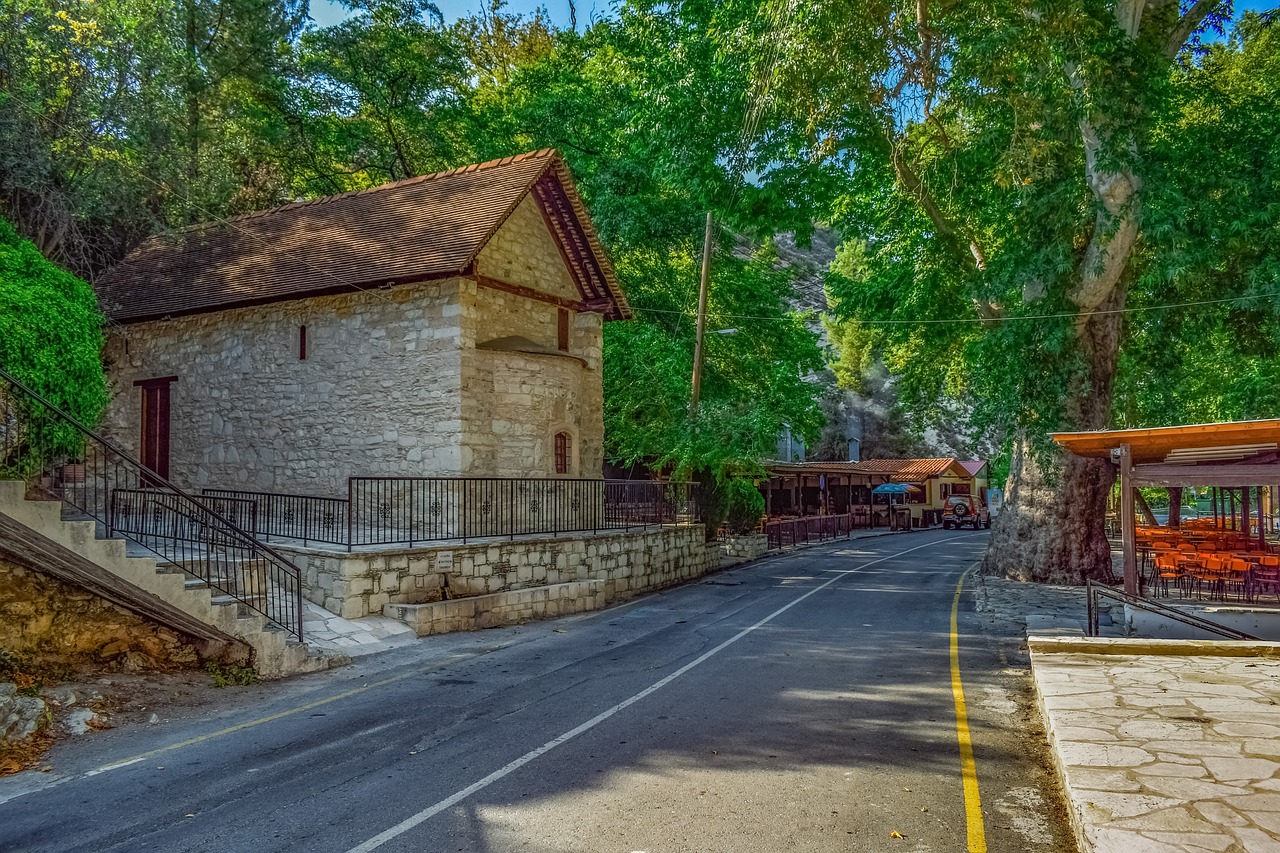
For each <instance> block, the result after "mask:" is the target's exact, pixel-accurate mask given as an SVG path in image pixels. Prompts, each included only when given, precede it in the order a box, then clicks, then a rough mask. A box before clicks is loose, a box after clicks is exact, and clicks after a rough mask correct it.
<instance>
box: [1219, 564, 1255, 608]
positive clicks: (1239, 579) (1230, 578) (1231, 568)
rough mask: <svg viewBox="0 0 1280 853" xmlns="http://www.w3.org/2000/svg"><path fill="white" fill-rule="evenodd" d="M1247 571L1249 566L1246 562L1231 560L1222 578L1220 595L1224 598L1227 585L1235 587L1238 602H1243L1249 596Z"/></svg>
mask: <svg viewBox="0 0 1280 853" xmlns="http://www.w3.org/2000/svg"><path fill="white" fill-rule="evenodd" d="M1249 571H1250V564H1249V561H1248V560H1241V559H1238V558H1237V559H1233V560H1232V561H1231V563H1230V564H1229V565H1228V566H1227V573H1226V576H1225V577H1223V579H1222V580H1223V584H1222V595H1223V597H1224V598H1225V597H1226V594H1227V591H1226V588H1227V585H1228V584H1229V585H1231V586H1233V587H1235V589H1236V592H1237V594H1238V596H1239V600H1240V601H1244V600H1245V599H1246V598H1247V597H1248V595H1249Z"/></svg>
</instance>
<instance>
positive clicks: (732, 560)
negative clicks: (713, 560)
mask: <svg viewBox="0 0 1280 853" xmlns="http://www.w3.org/2000/svg"><path fill="white" fill-rule="evenodd" d="M720 550H721V551H722V552H723V553H724V555H725V557H726V560H725V562H726V563H727V564H728V565H737V564H738V563H745V562H748V561H750V560H756V559H759V558H760V557H763V556H764V555H765V554H767V553H768V552H769V537H768V536H765V535H764V534H763V533H747V534H742V535H730V536H726V537H725V539H724V541H723V542H721V543H720Z"/></svg>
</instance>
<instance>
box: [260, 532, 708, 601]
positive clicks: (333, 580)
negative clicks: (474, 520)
mask: <svg viewBox="0 0 1280 853" xmlns="http://www.w3.org/2000/svg"><path fill="white" fill-rule="evenodd" d="M279 550H280V551H282V552H283V553H284V554H285V556H287V557H289V558H290V559H291V560H293V561H294V562H295V563H296V564H297V565H298V566H299V567H301V568H302V572H303V590H304V595H306V597H307V598H308V599H309V600H311V601H313V602H315V603H316V604H320V605H322V606H324V607H325V609H327V610H329V611H331V612H334V613H338V614H341V615H342V616H344V617H346V618H348V619H356V618H359V617H361V616H368V615H370V614H378V613H382V612H383V608H385V607H386V606H387V605H389V604H403V605H417V604H426V603H429V602H434V601H441V600H442V599H444V598H446V596H449V597H454V598H461V597H471V596H481V595H488V594H493V593H506V592H512V591H516V590H525V589H533V588H537V587H543V586H552V585H557V584H568V583H585V582H596V583H598V584H599V586H598V587H594V586H593V587H592V592H591V595H592V596H593V597H594V596H595V595H596V594H597V593H599V596H600V597H599V599H598V600H596V601H594V602H593V606H604V605H605V604H609V603H612V602H615V601H621V600H623V599H626V598H629V597H631V596H633V595H635V594H637V593H640V592H647V591H650V590H654V589H661V588H662V587H665V586H670V585H672V584H675V583H680V582H682V581H687V580H691V579H693V578H697V577H701V576H702V575H704V574H706V573H707V572H708V571H712V570H713V569H715V568H717V567H718V565H719V554H720V552H719V547H718V545H716V544H715V543H711V544H710V545H708V544H707V543H706V542H705V541H704V534H703V527H702V525H700V524H699V525H682V526H678V527H661V528H649V529H647V530H632V531H625V532H610V533H601V534H596V535H590V536H589V535H574V536H563V537H546V538H541V537H539V538H525V539H516V540H513V541H509V540H499V541H488V542H479V543H468V544H466V545H459V544H451V545H437V546H433V547H424V548H412V549H399V550H382V551H378V552H375V553H342V552H332V551H320V550H315V549H302V548H287V547H280V548H279ZM446 586H447V587H448V590H449V591H448V593H447V594H446V593H445V592H444V591H443V588H444V587H446ZM566 612H568V611H566Z"/></svg>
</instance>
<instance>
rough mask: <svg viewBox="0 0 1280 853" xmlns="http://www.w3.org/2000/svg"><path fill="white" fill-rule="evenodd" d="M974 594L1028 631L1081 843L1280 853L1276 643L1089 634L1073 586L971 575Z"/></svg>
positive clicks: (987, 611) (1115, 849)
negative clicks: (1020, 581)
mask: <svg viewBox="0 0 1280 853" xmlns="http://www.w3.org/2000/svg"><path fill="white" fill-rule="evenodd" d="M974 599H975V609H977V611H978V612H979V613H980V614H983V615H984V616H985V617H986V619H988V620H989V621H995V620H1002V621H1012V622H1014V623H1022V624H1023V625H1024V626H1025V628H1026V631H1027V635H1028V641H1027V647H1028V652H1029V656H1030V664H1031V669H1032V675H1033V679H1034V684H1035V690H1036V696H1037V699H1038V702H1039V705H1040V708H1041V712H1042V714H1043V716H1044V720H1045V727H1046V730H1047V732H1048V737H1049V741H1050V745H1051V747H1052V751H1053V756H1054V760H1055V763H1056V765H1057V769H1058V775H1059V778H1060V779H1061V781H1062V783H1063V788H1064V791H1065V794H1066V798H1067V804H1068V807H1069V811H1070V816H1071V821H1072V825H1073V827H1074V829H1075V832H1076V837H1077V839H1078V841H1079V844H1080V849H1081V850H1083V851H1088V853H1095V851H1096V853H1156V851H1159V853H1181V851H1186V853H1192V851H1194V853H1204V851H1215V853H1280V643H1256V642H1254V643H1239V642H1227V641H1200V640H1149V639H1136V638H1135V639H1118V638H1114V637H1102V638H1087V637H1084V636H1082V635H1083V633H1084V631H1083V629H1084V620H1085V594H1084V590H1083V589H1082V588H1079V587H1055V586H1044V585H1040V584H1023V583H1018V582H1015V581H1006V580H1002V579H997V578H981V577H979V578H975V580H974ZM1103 630H1104V633H1110V634H1115V635H1118V634H1119V628H1118V626H1112V627H1110V628H1108V627H1106V626H1104V629H1103Z"/></svg>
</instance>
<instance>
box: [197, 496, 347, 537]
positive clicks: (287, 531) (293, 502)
mask: <svg viewBox="0 0 1280 853" xmlns="http://www.w3.org/2000/svg"><path fill="white" fill-rule="evenodd" d="M200 494H201V496H202V497H206V498H210V499H213V500H218V499H226V500H239V501H246V502H248V503H250V504H252V505H253V507H254V513H253V522H252V524H253V527H251V528H249V529H251V530H252V531H253V533H254V534H256V535H258V536H263V537H266V538H267V539H271V538H272V537H275V538H277V539H299V540H301V541H302V544H303V545H308V544H310V543H312V542H323V543H326V544H332V545H346V544H347V506H348V504H347V501H346V499H345V498H325V497H318V496H316V495H284V494H277V493H275V492H246V491H241V490H237V489H201V491H200Z"/></svg>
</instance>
